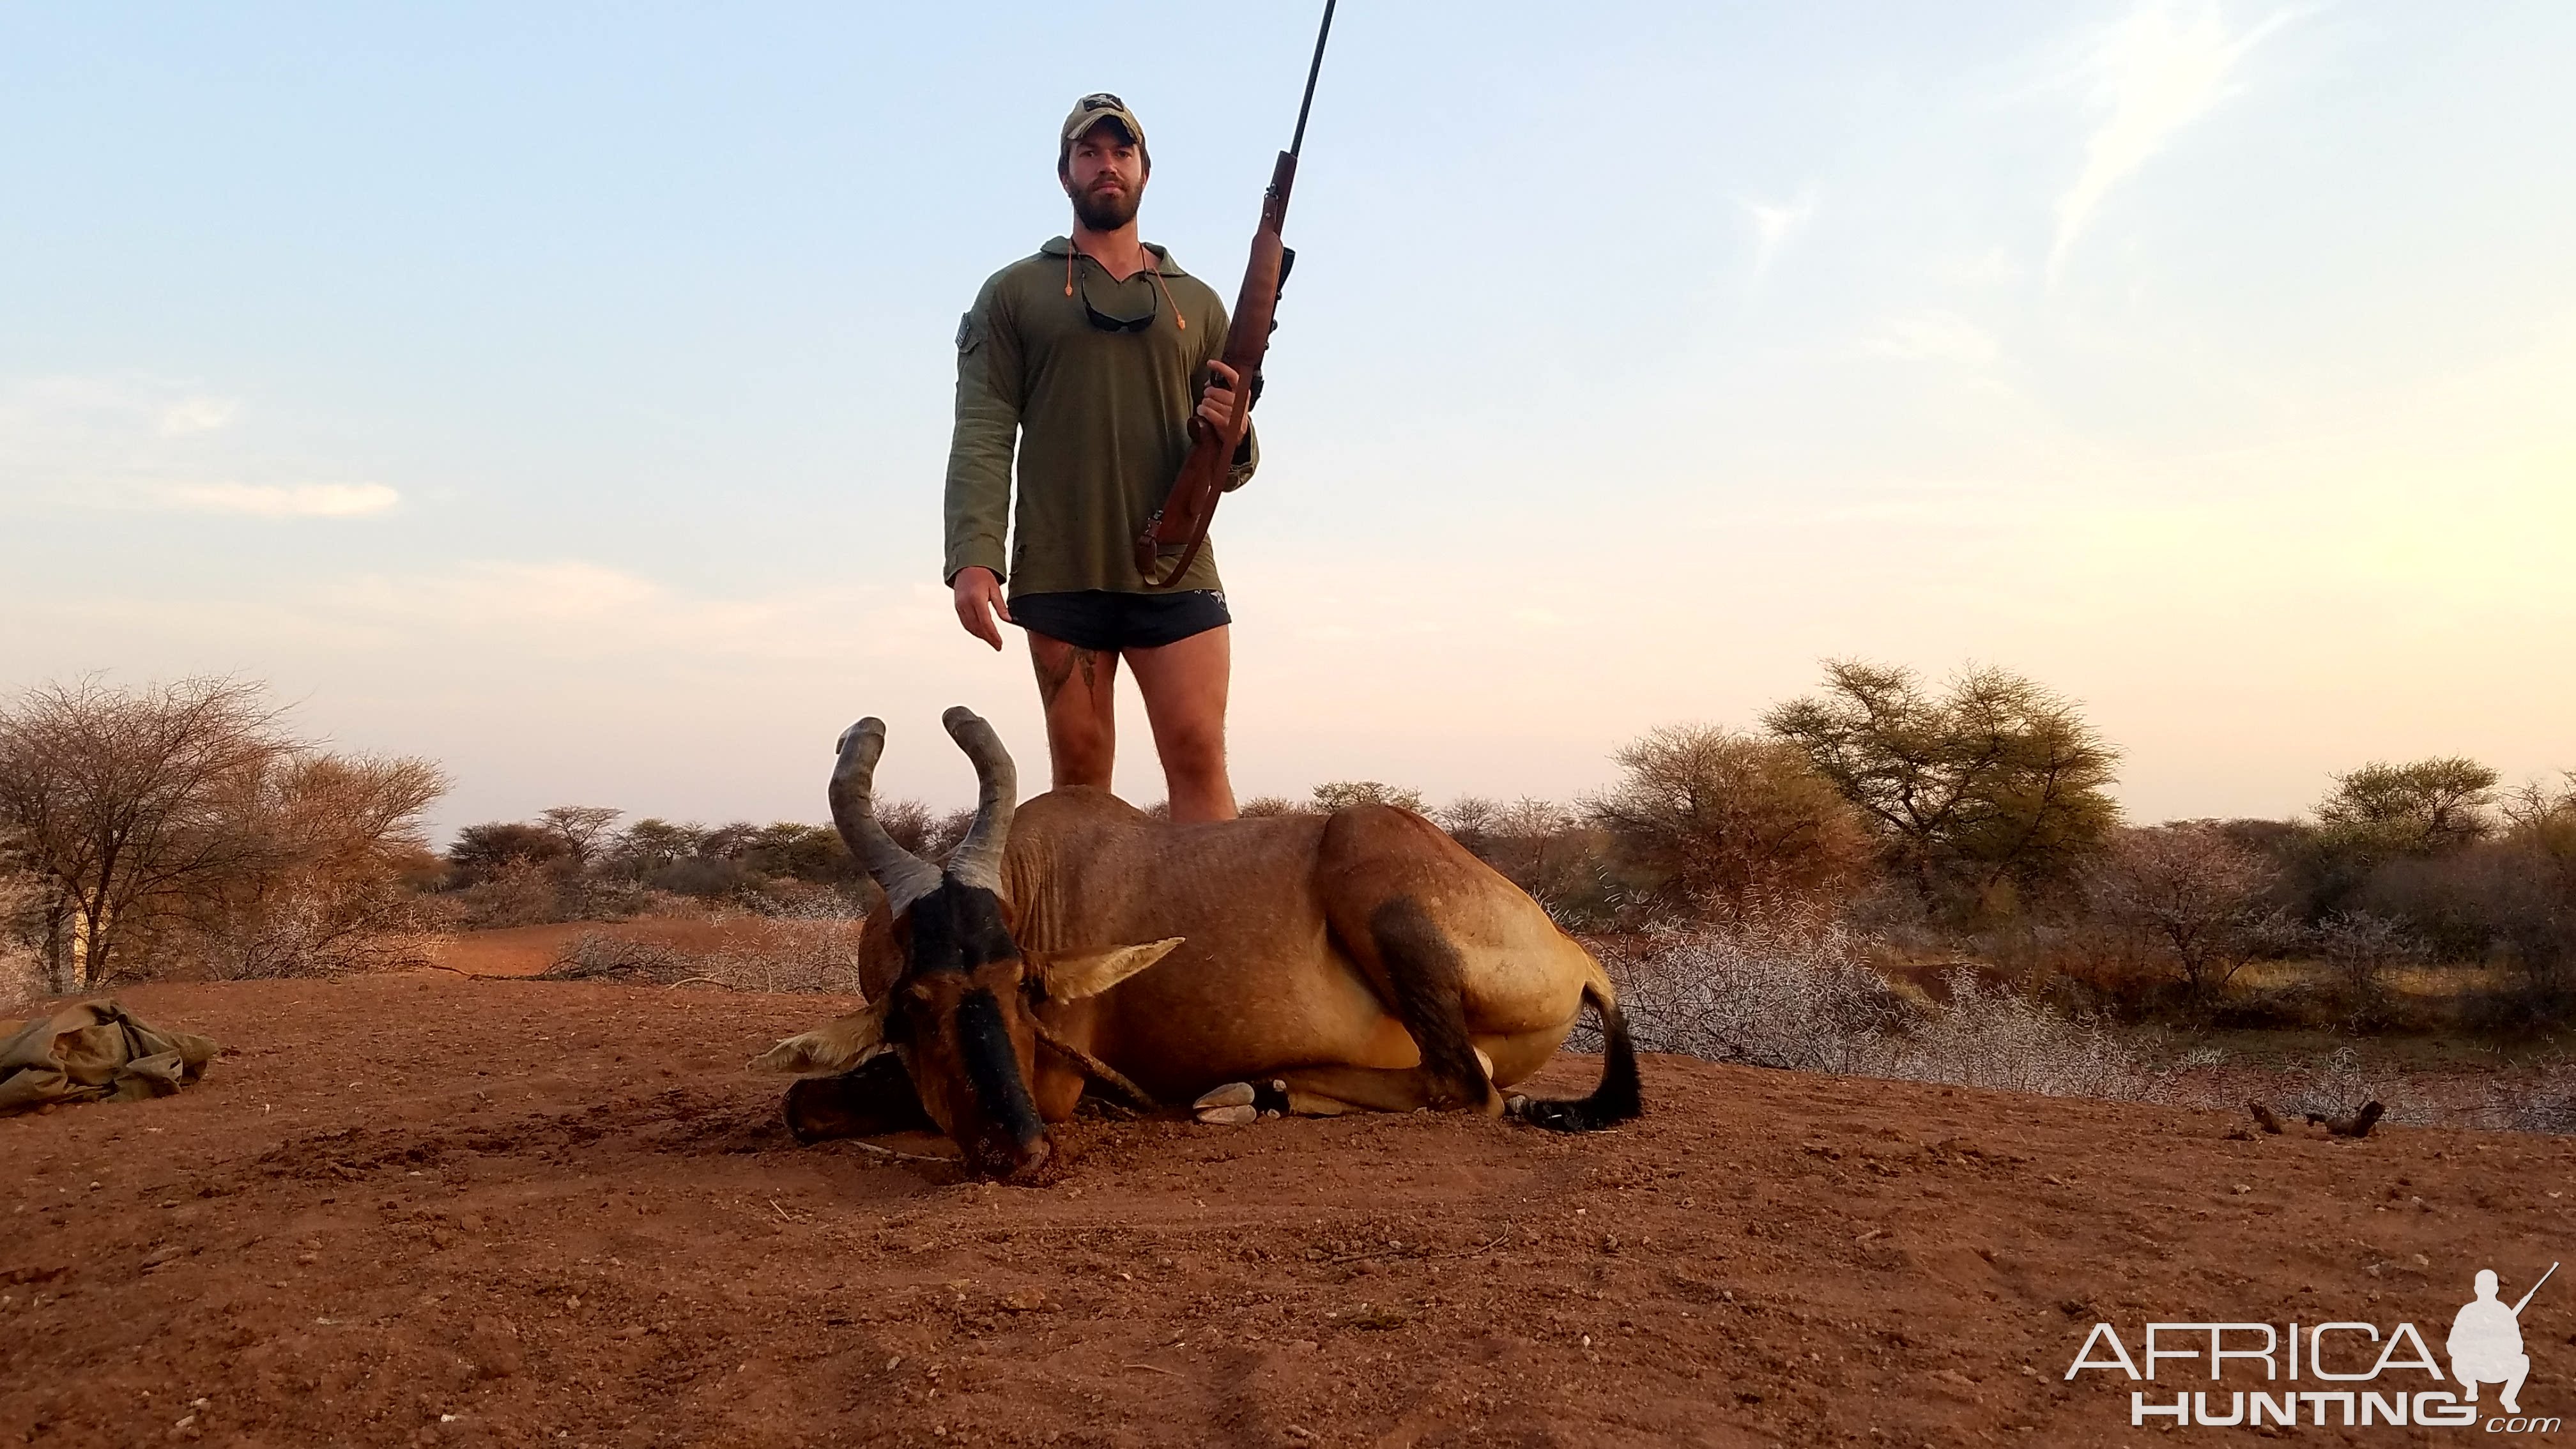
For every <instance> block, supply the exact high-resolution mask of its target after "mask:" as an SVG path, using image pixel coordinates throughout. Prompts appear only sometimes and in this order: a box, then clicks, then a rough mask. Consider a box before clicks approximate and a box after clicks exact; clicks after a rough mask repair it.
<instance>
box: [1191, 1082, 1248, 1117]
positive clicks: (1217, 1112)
mask: <svg viewBox="0 0 2576 1449" xmlns="http://www.w3.org/2000/svg"><path fill="white" fill-rule="evenodd" d="M1258 1096H1260V1093H1258V1092H1256V1091H1254V1090H1253V1087H1252V1084H1251V1083H1250V1082H1228V1083H1226V1084H1225V1085H1224V1086H1222V1087H1215V1088H1211V1089H1210V1090H1208V1091H1207V1092H1206V1093H1205V1094H1203V1095H1201V1096H1200V1098H1199V1099H1198V1100H1197V1101H1195V1102H1192V1103H1191V1104H1190V1110H1191V1112H1192V1113H1193V1114H1194V1115H1196V1116H1197V1118H1198V1119H1199V1120H1200V1121H1202V1122H1204V1123H1206V1124H1207V1125H1209V1126H1210V1127H1240V1126H1242V1125H1243V1124H1244V1123H1246V1122H1257V1121H1259V1120H1261V1109H1260V1108H1258V1107H1256V1106H1254V1105H1252V1104H1253V1101H1254V1099H1255V1098H1257V1097H1258Z"/></svg>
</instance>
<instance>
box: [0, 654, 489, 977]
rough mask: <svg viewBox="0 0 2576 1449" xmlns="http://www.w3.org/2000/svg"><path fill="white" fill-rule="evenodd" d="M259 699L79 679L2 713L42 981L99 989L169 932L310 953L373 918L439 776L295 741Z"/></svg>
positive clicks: (9, 796)
mask: <svg viewBox="0 0 2576 1449" xmlns="http://www.w3.org/2000/svg"><path fill="white" fill-rule="evenodd" d="M262 693H263V692H262V690H261V688H260V686H258V685H257V684H253V683H249V682H245V681H241V680H235V679H187V680H181V681H179V682H177V683H175V684H166V685H150V686H145V687H143V688H140V689H121V688H112V687H110V686H108V685H106V684H104V683H103V682H101V681H100V680H98V679H96V678H89V679H83V680H81V681H79V682H77V683H73V684H49V685H44V686H40V687H38V688H35V689H32V690H29V691H27V692H26V693H25V694H23V695H21V696H20V697H19V698H18V699H17V700H16V701H14V702H13V703H12V704H11V706H10V707H9V708H7V709H6V710H0V833H6V834H7V835H9V836H10V837H11V839H12V840H13V842H14V847H13V853H14V855H15V856H16V858H17V860H18V861H19V863H20V865H21V867H22V868H23V869H24V870H25V871H26V872H27V873H29V874H31V875H32V876H34V877H35V878H36V880H37V881H38V883H39V886H40V889H41V891H42V899H43V904H42V905H41V906H40V907H39V912H40V915H41V918H42V922H41V927H40V931H41V936H42V953H43V960H44V970H45V974H46V977H47V984H48V985H49V986H50V987H52V988H53V989H56V990H64V991H83V990H87V989H89V988H90V987H92V986H94V985H96V984H98V983H100V982H103V981H105V980H107V979H108V978H109V977H110V976H111V975H113V974H114V973H115V972H116V971H117V970H118V969H119V964H120V962H121V961H122V960H123V958H125V957H126V956H127V955H129V954H132V953H133V952H134V950H135V948H136V947H138V946H139V945H140V944H142V943H143V942H145V941H146V940H148V939H149V938H150V937H151V936H152V934H153V933H154V932H156V931H158V930H161V929H162V928H165V927H174V928H179V929H183V930H192V931H194V932H195V933H196V934H197V935H198V936H199V938H200V939H199V940H198V942H196V944H198V945H200V946H204V945H207V944H208V943H209V942H212V941H214V940H216V939H217V934H218V933H224V932H229V933H231V934H227V935H223V936H222V937H221V939H222V940H223V941H225V942H237V941H239V940H245V939H248V937H247V936H245V935H243V934H242V933H243V932H253V931H256V932H265V933H267V939H269V940H271V941H273V942H275V941H302V942H305V943H307V944H308V945H309V944H311V943H313V942H317V941H323V942H327V941H333V940H344V939H346V938H347V936H348V935H349V934H350V933H351V932H352V931H362V930H366V929H370V928H371V923H372V922H374V921H375V920H377V919H378V917H377V915H376V912H375V906H376V904H378V903H380V902H381V901H382V900H383V899H384V898H385V894H386V893H385V891H384V890H383V889H382V887H383V886H384V883H385V881H386V880H387V879H388V878H389V875H388V873H389V872H390V871H391V870H392V869H393V868H394V862H396V861H397V860H398V859H399V858H401V857H403V856H404V855H406V853H413V852H417V850H418V848H419V840H418V830H417V826H418V817H419V814H420V812H421V811H422V810H423V809H425V808H426V807H427V806H428V804H429V802H430V801H431V800H433V799H435V798H436V797H437V796H438V794H439V793H440V792H441V791H442V790H443V789H444V788H445V781H444V780H443V779H442V778H441V777H440V776H439V774H438V771H437V770H436V768H435V767H433V766H430V765H428V764H427V763H425V762H423V761H418V760H370V759H361V758H351V757H344V756H336V755H330V754H326V753H323V752H322V751H319V750H317V749H315V748H313V747H312V746H310V745H308V744H305V743H303V742H301V741H298V740H295V739H293V738H291V737H289V736H287V735H286V734H284V733H283V732H282V731H281V730H280V729H279V728H278V717H277V712H276V711H275V710H273V709H271V708H269V707H268V706H267V705H266V704H265V703H264V702H263V697H262ZM290 918H291V924H292V926H293V929H292V930H290V931H286V933H285V934H284V935H280V934H278V933H279V931H280V930H281V929H282V927H283V926H284V925H285V924H288V923H290Z"/></svg>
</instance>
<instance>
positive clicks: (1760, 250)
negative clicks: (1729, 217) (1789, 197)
mask: <svg viewBox="0 0 2576 1449" xmlns="http://www.w3.org/2000/svg"><path fill="white" fill-rule="evenodd" d="M1736 205H1738V206H1741V207H1743V208H1744V214H1745V216H1746V217H1747V218H1749V219H1750V220H1751V221H1752V223H1753V276H1754V278H1755V280H1757V281H1758V280H1760V278H1761V276H1762V274H1763V273H1764V272H1767V271H1769V270H1770V269H1771V263H1772V262H1774V261H1775V260H1777V259H1778V258H1779V255H1780V253H1781V251H1782V250H1783V249H1785V248H1786V247H1787V246H1788V245H1789V243H1790V241H1791V240H1792V239H1794V238H1795V237H1796V236H1797V235H1798V233H1799V232H1801V231H1804V230H1806V227H1807V221H1808V219H1809V218H1811V217H1813V216H1814V215H1815V214H1816V189H1815V188H1814V187H1812V186H1810V187H1808V188H1807V189H1806V190H1804V191H1801V192H1799V193H1798V195H1797V198H1796V199H1795V200H1793V201H1787V202H1777V201H1758V200H1755V199H1753V198H1751V197H1742V198H1739V199H1738V200H1737V201H1736Z"/></svg>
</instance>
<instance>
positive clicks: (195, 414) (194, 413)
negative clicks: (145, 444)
mask: <svg viewBox="0 0 2576 1449" xmlns="http://www.w3.org/2000/svg"><path fill="white" fill-rule="evenodd" d="M240 406H241V404H240V403H238V402H236V401H235V400H233V399H231V398H217V397H192V398H184V399H181V400H180V401H179V402H176V403H173V404H172V405H170V406H169V407H168V408H165V409H163V410H162V413H161V431H162V432H164V433H167V434H170V435H172V436H177V435H179V434H183V433H211V432H213V431H214V430H215V429H217V428H220V427H222V426H223V425H224V424H226V423H229V422H231V421H232V420H233V411H234V409H236V408H238V407H240Z"/></svg>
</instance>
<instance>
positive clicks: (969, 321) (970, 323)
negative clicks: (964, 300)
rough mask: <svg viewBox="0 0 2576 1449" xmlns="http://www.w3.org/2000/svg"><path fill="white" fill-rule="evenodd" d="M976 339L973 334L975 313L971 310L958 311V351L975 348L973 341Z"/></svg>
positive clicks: (970, 350) (969, 350) (967, 350)
mask: <svg viewBox="0 0 2576 1449" xmlns="http://www.w3.org/2000/svg"><path fill="white" fill-rule="evenodd" d="M977 340H978V339H977V338H976V336H975V314H974V313H973V312H971V311H968V312H961V313H959V314H958V316H957V350H958V351H960V352H972V351H974V350H975V343H976V341H977Z"/></svg>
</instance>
